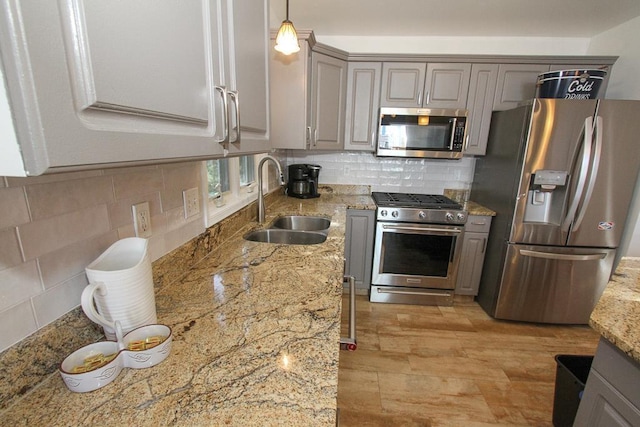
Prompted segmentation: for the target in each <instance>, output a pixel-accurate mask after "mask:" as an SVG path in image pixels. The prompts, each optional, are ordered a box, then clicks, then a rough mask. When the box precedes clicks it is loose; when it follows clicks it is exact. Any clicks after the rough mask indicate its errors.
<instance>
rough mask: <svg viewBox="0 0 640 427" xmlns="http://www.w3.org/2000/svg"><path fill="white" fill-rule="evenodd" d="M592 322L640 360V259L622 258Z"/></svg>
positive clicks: (621, 348)
mask: <svg viewBox="0 0 640 427" xmlns="http://www.w3.org/2000/svg"><path fill="white" fill-rule="evenodd" d="M589 324H590V325H591V327H592V328H593V329H595V330H596V331H597V332H599V333H600V334H601V335H602V336H603V337H604V338H606V339H607V340H608V341H609V342H611V343H612V344H614V345H615V346H616V347H618V348H619V349H620V350H621V351H623V352H624V353H625V354H627V355H628V356H629V357H631V358H632V359H634V360H635V361H636V362H639V363H640V328H639V327H638V326H639V325H640V258H632V257H626V258H622V260H621V262H620V264H619V265H618V268H616V271H615V273H614V274H613V276H612V277H611V280H610V281H609V283H608V284H607V287H606V288H605V290H604V292H603V294H602V296H601V297H600V300H599V301H598V303H597V305H596V307H595V309H594V310H593V313H591V319H590V322H589Z"/></svg>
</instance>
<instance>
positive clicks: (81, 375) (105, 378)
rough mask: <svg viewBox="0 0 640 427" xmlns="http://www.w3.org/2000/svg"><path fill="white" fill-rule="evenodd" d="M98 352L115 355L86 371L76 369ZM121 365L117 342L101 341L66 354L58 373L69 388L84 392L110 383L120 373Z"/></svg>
mask: <svg viewBox="0 0 640 427" xmlns="http://www.w3.org/2000/svg"><path fill="white" fill-rule="evenodd" d="M99 354H102V355H103V356H107V355H115V357H114V358H113V359H112V360H111V361H110V362H109V363H107V364H105V365H103V366H99V367H97V368H93V369H90V370H87V371H86V372H78V371H77V370H76V368H79V367H82V366H84V365H85V364H86V361H87V359H88V358H91V357H95V356H96V355H99ZM123 367H124V364H123V362H122V356H121V354H120V348H119V346H118V343H117V342H113V341H102V342H97V343H95V344H90V345H87V346H85V347H82V348H81V349H79V350H76V351H74V352H73V353H71V354H70V355H69V356H67V358H66V359H64V360H63V361H62V363H61V364H60V375H61V376H62V379H63V380H64V383H65V384H66V386H67V387H68V388H69V390H71V391H75V392H78V393H84V392H87V391H93V390H96V389H99V388H101V387H104V386H106V385H107V384H109V383H111V382H112V381H113V380H115V379H116V377H117V376H118V375H119V374H120V371H122V368H123Z"/></svg>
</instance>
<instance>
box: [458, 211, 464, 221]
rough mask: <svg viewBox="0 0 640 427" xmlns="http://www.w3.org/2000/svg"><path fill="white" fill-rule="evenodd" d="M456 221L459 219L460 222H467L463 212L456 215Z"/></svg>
mask: <svg viewBox="0 0 640 427" xmlns="http://www.w3.org/2000/svg"><path fill="white" fill-rule="evenodd" d="M456 219H457V220H458V221H460V222H464V220H465V217H464V214H463V213H462V212H459V213H458V214H457V215H456Z"/></svg>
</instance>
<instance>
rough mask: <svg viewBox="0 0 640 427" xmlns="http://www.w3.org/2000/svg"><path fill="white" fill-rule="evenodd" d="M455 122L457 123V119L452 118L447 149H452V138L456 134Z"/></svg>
mask: <svg viewBox="0 0 640 427" xmlns="http://www.w3.org/2000/svg"><path fill="white" fill-rule="evenodd" d="M456 123H458V119H457V118H454V119H453V123H452V124H451V138H450V140H449V151H453V139H454V138H455V136H456Z"/></svg>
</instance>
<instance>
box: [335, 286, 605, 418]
mask: <svg viewBox="0 0 640 427" xmlns="http://www.w3.org/2000/svg"><path fill="white" fill-rule="evenodd" d="M343 307H344V308H345V310H343V312H344V315H343V321H342V324H343V335H345V336H346V330H347V329H346V327H347V326H346V325H347V316H346V314H347V313H346V308H347V307H348V296H346V295H345V296H344V298H343ZM356 311H357V316H356V324H357V327H356V331H357V343H358V348H357V350H356V351H354V352H348V351H341V352H340V370H339V382H338V407H339V408H340V417H339V418H340V426H341V427H349V426H358V427H364V426H390V427H391V426H425V427H440V426H456V427H457V426H464V427H476V426H495V425H500V426H551V425H552V422H551V418H552V411H553V399H554V397H553V393H554V385H555V373H556V361H555V359H554V356H555V355H557V354H585V355H587V354H588V355H593V354H594V353H595V349H596V346H597V343H598V338H599V335H598V334H597V333H595V332H594V331H593V330H592V329H591V328H589V327H588V326H555V325H538V324H529V323H518V322H507V321H497V320H495V319H492V318H491V317H490V316H488V315H487V314H486V313H485V312H484V311H483V310H482V308H480V306H479V305H478V304H476V303H475V302H472V301H467V302H460V303H456V304H455V305H454V306H453V307H425V306H410V305H396V304H372V303H369V301H368V300H367V298H366V297H363V296H359V297H357V306H356Z"/></svg>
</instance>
